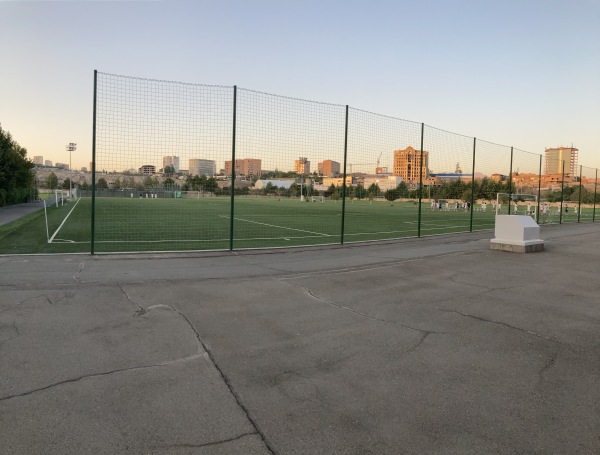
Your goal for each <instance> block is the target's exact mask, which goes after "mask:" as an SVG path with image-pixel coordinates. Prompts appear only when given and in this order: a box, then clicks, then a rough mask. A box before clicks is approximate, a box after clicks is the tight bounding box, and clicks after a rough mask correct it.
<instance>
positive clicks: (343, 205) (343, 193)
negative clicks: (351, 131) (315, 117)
mask: <svg viewBox="0 0 600 455" xmlns="http://www.w3.org/2000/svg"><path fill="white" fill-rule="evenodd" d="M347 158H348V105H347V104H346V124H345V127H344V179H343V180H342V226H341V229H342V231H341V234H340V243H341V244H342V245H343V244H344V224H345V219H346V162H347Z"/></svg>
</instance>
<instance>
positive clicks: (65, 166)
mask: <svg viewBox="0 0 600 455" xmlns="http://www.w3.org/2000/svg"><path fill="white" fill-rule="evenodd" d="M55 166H56V167H58V168H60V169H66V170H69V165H68V164H67V163H56V164H55Z"/></svg>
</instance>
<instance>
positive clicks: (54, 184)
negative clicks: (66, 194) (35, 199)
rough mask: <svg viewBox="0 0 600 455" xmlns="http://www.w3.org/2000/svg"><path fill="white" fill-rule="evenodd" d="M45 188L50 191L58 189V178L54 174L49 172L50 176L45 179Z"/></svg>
mask: <svg viewBox="0 0 600 455" xmlns="http://www.w3.org/2000/svg"><path fill="white" fill-rule="evenodd" d="M46 186H47V187H48V188H49V189H51V190H55V189H57V188H58V177H57V176H56V174H55V173H54V172H50V175H49V176H48V178H47V179H46Z"/></svg>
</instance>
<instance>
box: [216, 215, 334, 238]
mask: <svg viewBox="0 0 600 455" xmlns="http://www.w3.org/2000/svg"><path fill="white" fill-rule="evenodd" d="M219 216H220V217H221V218H229V217H228V216H226V215H219ZM233 219H234V220H236V221H244V222H246V223H252V224H260V225H262V226H269V227H273V228H277V229H288V230H290V231H298V232H306V233H308V234H316V235H322V236H324V237H331V235H330V234H323V233H322V232H313V231H306V230H304V229H296V228H291V227H285V226H278V225H276V224H269V223H260V222H258V221H252V220H245V219H243V218H237V217H234V218H233Z"/></svg>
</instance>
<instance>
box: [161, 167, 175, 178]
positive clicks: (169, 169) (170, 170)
mask: <svg viewBox="0 0 600 455" xmlns="http://www.w3.org/2000/svg"><path fill="white" fill-rule="evenodd" d="M163 174H165V176H167V177H171V176H172V175H173V174H175V167H174V166H170V165H167V166H165V168H164V170H163Z"/></svg>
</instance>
